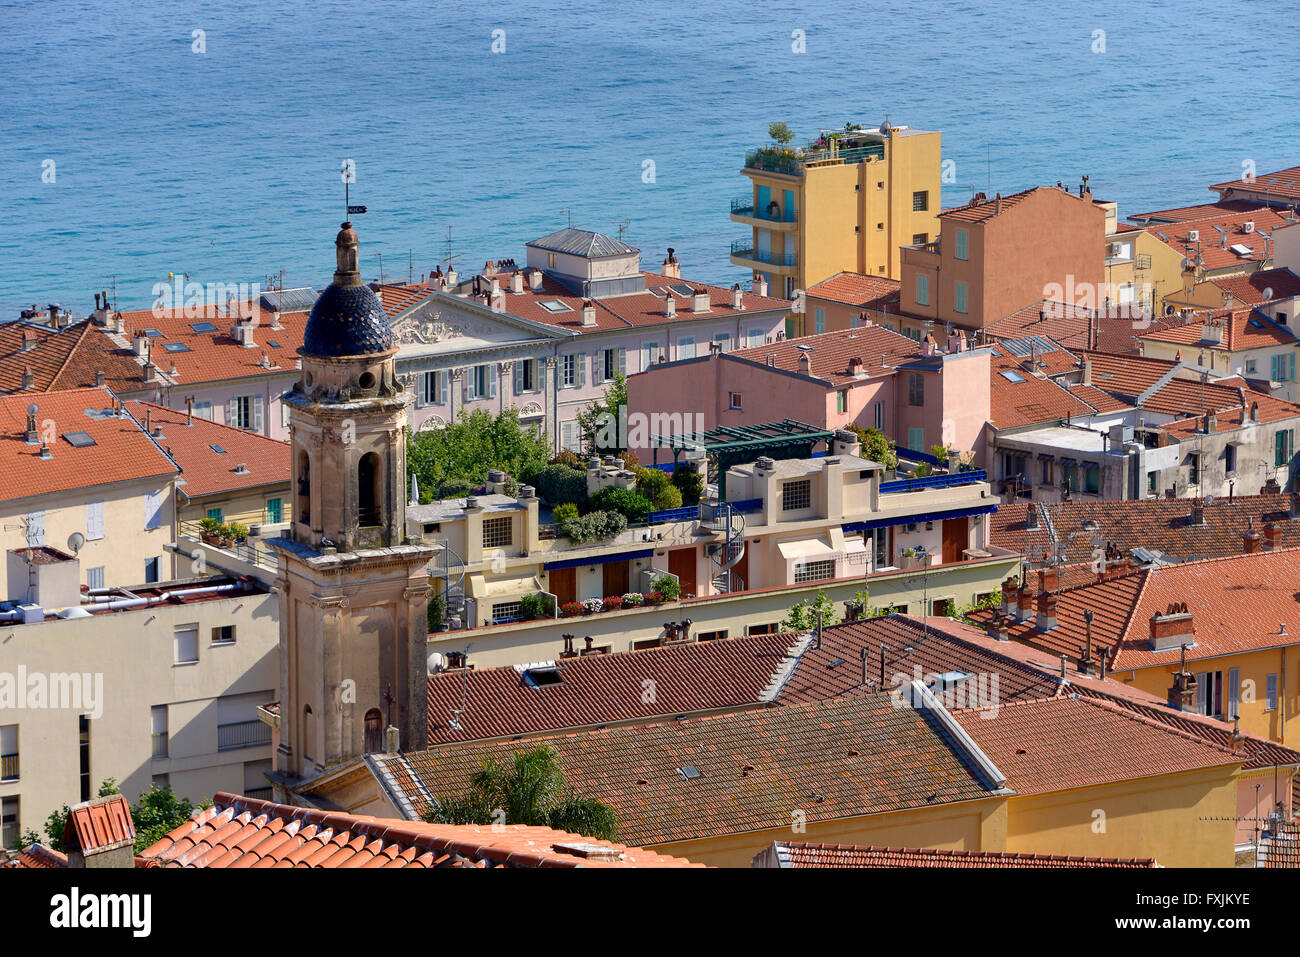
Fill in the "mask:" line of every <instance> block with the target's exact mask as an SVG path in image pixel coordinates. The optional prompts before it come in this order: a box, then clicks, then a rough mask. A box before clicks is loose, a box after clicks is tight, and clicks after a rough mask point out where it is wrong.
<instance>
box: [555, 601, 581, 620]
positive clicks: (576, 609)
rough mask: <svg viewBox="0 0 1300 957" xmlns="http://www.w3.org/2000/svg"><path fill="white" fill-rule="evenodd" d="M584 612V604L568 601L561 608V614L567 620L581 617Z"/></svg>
mask: <svg viewBox="0 0 1300 957" xmlns="http://www.w3.org/2000/svg"><path fill="white" fill-rule="evenodd" d="M584 611H585V609H584V608H583V605H582V602H579V601H566V602H565V603H564V604H563V605H561V606H560V614H561V615H563V616H564V617H565V618H575V617H577V616H578V615H581V614H582V613H583V612H584Z"/></svg>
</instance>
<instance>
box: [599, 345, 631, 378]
mask: <svg viewBox="0 0 1300 957" xmlns="http://www.w3.org/2000/svg"><path fill="white" fill-rule="evenodd" d="M620 372H624V373H626V372H627V350H626V349H624V348H622V347H619V348H615V349H602V350H600V381H601V382H610V381H612V380H613V378H614V376H616V375H618V373H620Z"/></svg>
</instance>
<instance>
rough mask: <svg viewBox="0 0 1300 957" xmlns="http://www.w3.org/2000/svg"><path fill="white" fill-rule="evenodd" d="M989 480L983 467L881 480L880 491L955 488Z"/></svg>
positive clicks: (918, 490)
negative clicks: (942, 473) (964, 470)
mask: <svg viewBox="0 0 1300 957" xmlns="http://www.w3.org/2000/svg"><path fill="white" fill-rule="evenodd" d="M984 481H987V476H986V474H985V472H984V470H983V469H971V470H970V471H968V472H949V473H948V474H946V475H926V476H923V477H922V478H908V479H896V480H895V481H892V482H881V483H880V491H881V492H882V493H884V492H920V491H923V490H924V489H931V488H953V487H955V486H958V485H973V484H974V483H976V482H984Z"/></svg>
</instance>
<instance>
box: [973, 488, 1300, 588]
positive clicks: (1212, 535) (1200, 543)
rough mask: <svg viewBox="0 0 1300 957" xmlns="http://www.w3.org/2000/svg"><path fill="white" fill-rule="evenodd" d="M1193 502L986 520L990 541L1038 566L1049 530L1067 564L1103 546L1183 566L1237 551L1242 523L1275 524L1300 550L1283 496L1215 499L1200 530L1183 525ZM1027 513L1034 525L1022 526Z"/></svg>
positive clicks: (1064, 505) (1005, 508) (1046, 509)
mask: <svg viewBox="0 0 1300 957" xmlns="http://www.w3.org/2000/svg"><path fill="white" fill-rule="evenodd" d="M1194 504H1196V503H1195V502H1194V501H1193V500H1191V499H1185V498H1182V499H1163V498H1162V499H1128V500H1124V501H1117V500H1112V501H1074V502H1052V503H1050V504H1048V503H1037V504H1035V503H1028V502H1009V503H1007V504H1005V505H999V506H998V510H997V511H996V512H994V513H993V514H991V515H989V516H988V517H987V521H988V522H989V541H990V542H991V543H992V544H994V545H996V546H998V547H999V548H1005V549H1009V550H1011V551H1014V552H1020V553H1021V554H1024V555H1026V557H1027V558H1029V560H1030V561H1041V560H1043V559H1044V558H1045V557H1046V554H1047V548H1048V543H1049V532H1048V529H1049V526H1050V527H1051V528H1052V529H1053V530H1054V532H1055V538H1056V541H1057V542H1058V543H1059V544H1061V545H1064V546H1065V561H1066V562H1071V563H1078V562H1091V561H1092V550H1093V548H1094V547H1096V545H1097V544H1101V545H1102V546H1104V545H1105V544H1107V543H1114V544H1115V545H1116V546H1117V547H1118V548H1119V550H1120V551H1122V552H1127V551H1129V549H1133V548H1146V549H1151V550H1156V551H1161V552H1163V553H1164V554H1165V555H1167V556H1168V557H1169V560H1171V561H1184V560H1187V559H1195V558H1216V557H1219V556H1223V555H1239V554H1241V552H1242V550H1243V547H1244V546H1243V541H1242V536H1243V535H1244V534H1245V531H1246V521H1247V519H1248V518H1249V519H1251V520H1253V522H1254V526H1255V529H1256V531H1260V532H1261V533H1262V529H1263V527H1264V523H1265V522H1266V521H1275V522H1276V523H1277V527H1278V529H1279V530H1280V531H1281V533H1282V542H1283V544H1285V545H1288V546H1291V545H1296V546H1300V522H1291V521H1287V520H1286V519H1287V517H1288V509H1289V507H1290V500H1289V498H1288V496H1286V495H1282V494H1279V495H1238V496H1234V497H1233V499H1232V501H1229V500H1228V499H1227V498H1224V497H1222V496H1220V497H1218V498H1216V499H1215V500H1214V502H1213V503H1212V504H1210V505H1206V506H1204V509H1203V512H1202V514H1203V516H1204V518H1203V524H1199V525H1193V524H1192V523H1191V522H1190V520H1189V516H1190V515H1191V512H1192V506H1193V505H1194ZM1031 509H1032V510H1033V511H1034V513H1035V514H1036V516H1037V518H1038V527H1037V528H1034V529H1027V528H1026V516H1027V514H1028V512H1029V511H1030V510H1031ZM1092 578H1093V580H1095V578H1096V576H1095V575H1093V576H1092Z"/></svg>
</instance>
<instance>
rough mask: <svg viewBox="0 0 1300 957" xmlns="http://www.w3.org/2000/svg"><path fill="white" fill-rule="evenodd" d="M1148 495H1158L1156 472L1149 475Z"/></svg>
mask: <svg viewBox="0 0 1300 957" xmlns="http://www.w3.org/2000/svg"><path fill="white" fill-rule="evenodd" d="M1147 494H1148V495H1155V494H1156V473H1155V472H1148V473H1147Z"/></svg>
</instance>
